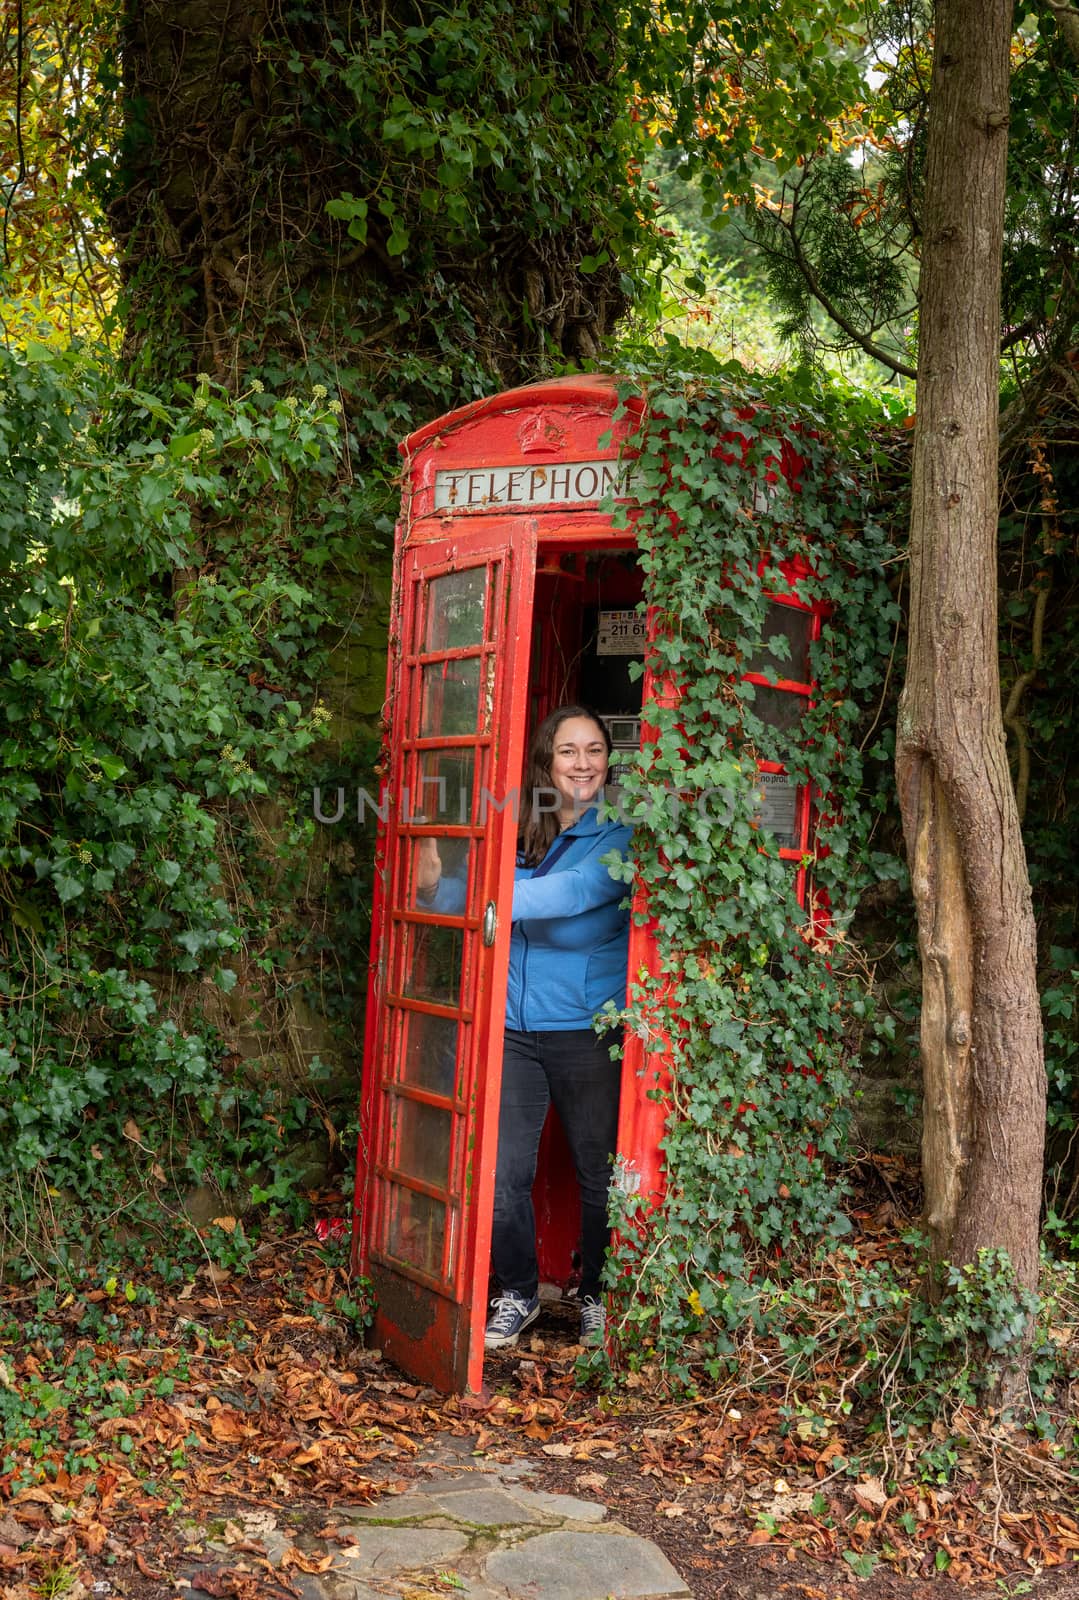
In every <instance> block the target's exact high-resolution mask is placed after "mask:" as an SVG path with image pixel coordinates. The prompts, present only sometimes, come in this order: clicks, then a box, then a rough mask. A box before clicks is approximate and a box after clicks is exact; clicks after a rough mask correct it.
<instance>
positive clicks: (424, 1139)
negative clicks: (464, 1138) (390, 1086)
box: [391, 1099, 453, 1189]
mask: <svg viewBox="0 0 1079 1600" xmlns="http://www.w3.org/2000/svg"><path fill="white" fill-rule="evenodd" d="M396 1125H397V1138H396V1141H395V1145H394V1153H393V1156H392V1158H391V1159H392V1164H393V1166H395V1167H396V1168H397V1170H398V1172H403V1173H405V1174H407V1176H408V1177H410V1178H419V1179H420V1180H421V1182H423V1183H432V1184H437V1185H438V1187H439V1188H440V1189H441V1188H445V1187H446V1185H447V1184H448V1183H449V1178H450V1135H451V1133H452V1131H453V1116H452V1114H451V1113H450V1112H449V1111H444V1110H443V1109H442V1108H441V1106H425V1105H421V1104H420V1102H419V1101H418V1100H405V1099H399V1100H398V1102H397V1117H396Z"/></svg>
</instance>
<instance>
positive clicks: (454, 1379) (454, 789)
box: [357, 519, 536, 1391]
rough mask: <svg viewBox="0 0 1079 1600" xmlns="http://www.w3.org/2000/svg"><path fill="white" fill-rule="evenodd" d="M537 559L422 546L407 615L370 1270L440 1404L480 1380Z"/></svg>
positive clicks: (379, 988) (403, 1359) (407, 1351)
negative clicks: (433, 873) (437, 872)
mask: <svg viewBox="0 0 1079 1600" xmlns="http://www.w3.org/2000/svg"><path fill="white" fill-rule="evenodd" d="M535 546H536V541H535V531H534V527H533V526H531V525H530V524H528V523H525V522H523V521H517V520H514V521H512V522H510V521H509V520H508V519H507V520H505V521H504V520H502V519H499V521H498V523H497V525H492V523H491V522H490V521H487V522H486V526H485V527H483V528H482V530H477V531H473V530H471V529H469V530H467V531H462V532H461V533H460V534H459V535H457V536H455V537H453V538H445V539H439V540H437V541H432V542H431V543H423V544H416V545H413V546H411V547H406V549H405V551H404V553H403V557H402V561H401V567H400V575H399V580H398V592H397V595H396V598H395V607H394V610H395V617H394V621H395V627H394V629H393V637H392V641H391V656H390V684H391V695H390V702H391V704H390V729H389V750H390V757H391V769H390V771H389V773H388V774H387V776H388V777H389V780H390V781H389V784H388V794H387V795H385V796H384V805H383V812H382V813H381V814H380V815H381V820H380V835H381V837H380V843H379V851H378V858H377V860H378V871H377V875H376V890H375V904H374V908H373V913H374V927H373V930H372V951H373V960H372V966H371V973H370V985H369V995H368V1019H367V1030H366V1041H365V1061H364V1090H363V1109H362V1129H361V1137H360V1151H361V1170H359V1171H358V1173H357V1223H358V1231H359V1252H358V1253H359V1262H360V1265H361V1267H362V1269H363V1270H364V1271H366V1272H367V1273H368V1275H369V1276H370V1278H371V1279H372V1282H373V1288H374V1293H375V1296H376V1300H377V1305H378V1311H377V1317H376V1323H375V1338H376V1340H377V1342H378V1343H379V1344H380V1345H381V1347H382V1349H383V1350H384V1352H385V1353H386V1355H388V1356H389V1357H390V1358H391V1359H392V1360H394V1361H395V1362H396V1363H397V1364H398V1365H399V1366H401V1367H403V1368H404V1369H405V1370H406V1371H409V1372H411V1373H413V1374H414V1375H415V1376H417V1377H418V1378H421V1379H422V1380H424V1381H426V1382H429V1383H432V1384H434V1385H435V1386H436V1387H437V1388H440V1389H443V1390H458V1391H460V1390H462V1389H465V1388H471V1389H478V1388H479V1387H480V1384H481V1381H482V1372H483V1327H484V1321H485V1310H486V1298H487V1275H488V1256H489V1251H490V1231H491V1207H492V1203H493V1191H494V1171H495V1155H496V1143H497V1132H498V1093H499V1084H500V1076H501V1072H500V1065H501V1049H500V1041H501V1033H502V1025H503V1017H504V1013H505V1003H506V1000H505V996H506V975H507V968H508V963H509V934H510V900H509V896H510V894H511V893H512V881H513V859H514V849H515V843H516V806H515V800H516V796H517V792H518V788H519V785H520V781H521V766H522V760H523V754H524V750H523V745H524V731H525V724H526V720H527V718H526V712H527V708H526V687H527V682H528V663H527V661H518V660H517V659H516V656H517V652H518V650H519V649H524V650H527V640H528V638H529V632H530V630H529V618H530V612H531V603H532V592H533V584H534V573H535ZM435 849H437V852H438V859H439V860H440V861H441V869H442V879H441V882H442V893H440V894H439V895H438V896H436V899H435V901H434V903H433V904H432V903H430V901H429V894H430V884H429V878H430V864H431V860H432V853H433V851H434V850H435Z"/></svg>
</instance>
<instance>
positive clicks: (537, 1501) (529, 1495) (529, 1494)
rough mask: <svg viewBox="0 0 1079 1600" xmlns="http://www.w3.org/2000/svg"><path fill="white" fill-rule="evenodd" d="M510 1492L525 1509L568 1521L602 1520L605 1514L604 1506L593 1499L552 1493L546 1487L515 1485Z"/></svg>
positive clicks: (605, 1508)
mask: <svg viewBox="0 0 1079 1600" xmlns="http://www.w3.org/2000/svg"><path fill="white" fill-rule="evenodd" d="M512 1493H513V1498H514V1499H515V1500H517V1501H519V1502H520V1504H521V1505H522V1506H523V1507H524V1508H525V1510H526V1511H538V1512H542V1513H544V1514H545V1515H547V1516H549V1517H561V1518H563V1519H564V1520H568V1521H570V1522H602V1521H603V1519H604V1517H605V1516H606V1515H607V1507H606V1506H601V1505H598V1504H597V1503H596V1501H595V1500H578V1499H577V1498H576V1496H575V1495H572V1494H553V1493H549V1492H548V1491H547V1490H546V1489H518V1488H516V1487H515V1488H514V1489H513V1491H512Z"/></svg>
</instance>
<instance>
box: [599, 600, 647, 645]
mask: <svg viewBox="0 0 1079 1600" xmlns="http://www.w3.org/2000/svg"><path fill="white" fill-rule="evenodd" d="M647 638H648V624H647V623H646V622H645V620H644V618H643V617H639V616H638V615H637V613H636V611H601V612H600V614H599V624H598V627H597V629H596V654H597V655H598V656H643V655H644V647H645V644H646V642H647Z"/></svg>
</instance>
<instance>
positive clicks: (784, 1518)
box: [0, 1197, 1079, 1600]
mask: <svg viewBox="0 0 1079 1600" xmlns="http://www.w3.org/2000/svg"><path fill="white" fill-rule="evenodd" d="M325 1198H331V1197H325ZM877 1239H878V1243H879V1233H878V1235H877ZM339 1259H340V1252H339V1253H338V1260H339ZM343 1289H347V1280H346V1278H345V1274H344V1271H343V1268H342V1267H341V1266H340V1265H335V1264H333V1261H332V1258H331V1257H330V1253H329V1252H328V1251H327V1249H325V1248H323V1247H320V1245H319V1243H318V1241H317V1239H316V1238H315V1237H314V1235H313V1234H311V1233H305V1234H303V1235H289V1236H283V1237H279V1238H276V1239H272V1240H268V1239H267V1240H264V1242H263V1243H262V1244H260V1245H259V1246H258V1248H257V1249H256V1250H255V1251H254V1253H253V1255H252V1256H251V1259H249V1260H244V1261H243V1262H242V1263H241V1262H239V1261H238V1262H237V1263H236V1264H235V1265H234V1266H232V1267H224V1266H221V1265H219V1264H216V1263H211V1262H210V1261H206V1262H205V1263H204V1264H203V1266H202V1267H201V1268H199V1269H198V1271H197V1272H195V1273H194V1275H193V1276H191V1277H190V1278H189V1279H188V1280H187V1281H185V1282H181V1283H177V1284H175V1285H173V1286H171V1287H170V1286H168V1285H167V1284H166V1283H165V1282H163V1281H162V1280H161V1279H160V1278H158V1279H156V1280H155V1279H154V1277H153V1276H152V1274H150V1273H148V1274H147V1276H146V1277H145V1278H139V1279H137V1280H135V1279H123V1280H121V1279H112V1278H110V1279H107V1280H106V1281H105V1282H103V1283H100V1284H99V1285H98V1286H97V1287H94V1288H90V1289H80V1290H77V1291H75V1290H73V1291H71V1292H70V1293H68V1294H67V1295H66V1296H57V1295H56V1294H55V1292H54V1291H53V1293H52V1296H51V1298H50V1296H49V1294H48V1293H47V1292H46V1291H45V1290H44V1289H43V1288H40V1287H38V1288H28V1287H27V1286H26V1285H22V1286H19V1287H15V1286H10V1285H9V1286H8V1287H6V1288H4V1289H2V1290H0V1424H2V1433H3V1440H4V1456H3V1459H2V1461H0V1596H2V1597H3V1600H51V1597H54V1596H61V1595H63V1596H68V1597H70V1600H84V1597H86V1596H90V1595H95V1596H102V1597H109V1596H118V1597H128V1600H166V1597H168V1600H172V1597H177V1600H179V1597H188V1600H190V1597H192V1596H198V1595H199V1594H210V1595H230V1596H235V1597H237V1600H263V1597H265V1600H269V1597H274V1600H282V1597H285V1596H299V1595H301V1594H303V1593H304V1592H305V1588H304V1579H303V1576H302V1575H303V1574H306V1573H315V1574H317V1573H322V1572H325V1571H327V1570H328V1569H330V1568H331V1567H332V1565H333V1562H334V1560H335V1555H339V1553H340V1546H341V1544H342V1542H343V1541H344V1540H346V1539H347V1537H348V1535H347V1534H346V1533H343V1532H342V1531H341V1529H340V1528H339V1527H338V1525H337V1523H336V1522H335V1512H337V1513H338V1515H340V1513H341V1511H342V1510H343V1509H344V1508H347V1507H355V1506H357V1505H362V1504H365V1503H369V1502H370V1501H371V1500H373V1499H374V1498H376V1497H378V1496H380V1495H383V1494H388V1493H391V1492H393V1491H395V1490H400V1489H404V1488H407V1486H408V1485H409V1483H410V1482H413V1481H415V1479H416V1478H417V1476H418V1475H419V1474H420V1473H421V1471H422V1470H423V1467H422V1461H418V1459H417V1458H420V1457H422V1460H423V1461H427V1462H428V1463H429V1462H430V1460H431V1450H432V1448H433V1447H434V1448H436V1450H437V1444H438V1441H439V1440H450V1441H456V1444H455V1449H456V1452H457V1455H458V1457H460V1456H461V1450H462V1442H464V1444H466V1445H467V1450H466V1451H465V1454H466V1455H467V1457H468V1459H469V1460H470V1461H471V1462H472V1463H473V1464H475V1465H477V1466H482V1465H483V1464H484V1463H498V1462H507V1461H510V1460H511V1459H513V1460H519V1459H521V1458H527V1459H528V1460H529V1461H530V1462H531V1463H532V1466H533V1471H532V1474H531V1476H530V1478H529V1482H530V1485H531V1486H532V1487H534V1488H537V1489H551V1490H556V1491H562V1492H566V1493H569V1494H571V1495H574V1496H576V1497H578V1498H583V1499H588V1500H594V1501H597V1502H600V1503H602V1504H603V1505H604V1506H606V1507H607V1508H608V1513H609V1515H610V1517H611V1518H613V1519H616V1520H617V1521H618V1522H620V1523H623V1524H625V1525H626V1526H627V1527H629V1528H631V1529H633V1530H634V1531H635V1532H637V1533H639V1534H642V1535H643V1536H645V1537H646V1538H648V1539H650V1540H652V1541H653V1542H654V1543H655V1544H656V1545H658V1546H659V1548H660V1549H661V1550H662V1551H663V1552H664V1553H665V1554H666V1555H667V1557H668V1558H669V1560H670V1561H671V1562H672V1563H673V1565H674V1566H675V1567H676V1568H677V1570H678V1571H679V1572H680V1573H681V1574H682V1576H683V1578H684V1579H685V1582H686V1584H687V1586H688V1588H689V1589H690V1590H691V1592H692V1593H693V1594H694V1595H695V1596H697V1597H698V1600H720V1597H722V1600H743V1597H744V1600H849V1597H858V1600H916V1597H926V1600H960V1597H969V1596H971V1595H994V1596H998V1597H1006V1600H1013V1597H1018V1596H1021V1595H1032V1596H1035V1597H1038V1600H1063V1597H1065V1596H1067V1597H1068V1600H1079V1472H1077V1470H1076V1469H1077V1463H1076V1462H1075V1461H1071V1462H1068V1461H1065V1462H1063V1463H1062V1462H1060V1460H1059V1458H1057V1459H1054V1458H1053V1457H1052V1454H1051V1452H1050V1451H1049V1449H1048V1448H1047V1447H1045V1448H1043V1447H1042V1446H1041V1445H1039V1444H1038V1443H1037V1442H1032V1440H1031V1439H1030V1438H1029V1437H1028V1436H1027V1435H1025V1434H1024V1435H1020V1434H1018V1433H1014V1432H1011V1431H1009V1430H1003V1429H1001V1428H1000V1427H999V1426H998V1427H996V1428H995V1429H994V1430H992V1432H991V1433H990V1430H989V1429H988V1426H987V1425H984V1424H982V1423H980V1422H979V1420H978V1418H976V1417H966V1418H962V1417H956V1418H953V1422H952V1427H951V1429H950V1430H949V1429H945V1428H944V1427H943V1426H942V1425H941V1427H940V1433H939V1439H940V1442H941V1446H942V1449H945V1448H947V1450H949V1451H950V1452H951V1456H950V1458H949V1464H948V1470H947V1471H946V1472H944V1471H942V1472H940V1473H939V1474H937V1475H936V1481H933V1482H927V1481H926V1478H927V1474H926V1473H925V1472H924V1471H922V1472H917V1471H908V1470H907V1469H906V1468H904V1469H903V1470H902V1471H900V1472H899V1473H898V1475H897V1477H895V1478H893V1477H888V1476H882V1475H881V1470H880V1468H879V1466H878V1467H877V1468H876V1469H874V1465H873V1463H874V1456H873V1447H874V1440H873V1438H872V1436H871V1435H870V1434H867V1432H866V1429H865V1427H864V1425H862V1426H861V1432H859V1424H858V1422H857V1420H856V1418H855V1417H854V1416H853V1414H852V1415H851V1417H850V1418H849V1419H847V1421H846V1422H845V1423H842V1424H841V1423H832V1422H829V1423H828V1424H827V1426H824V1427H823V1428H821V1427H819V1426H813V1427H808V1426H807V1427H803V1428H799V1426H798V1425H797V1419H796V1420H795V1422H794V1424H793V1425H792V1421H791V1412H790V1408H789V1407H785V1398H786V1397H785V1394H784V1390H783V1388H782V1386H775V1387H773V1389H771V1390H769V1389H768V1388H764V1389H762V1390H759V1391H755V1392H752V1391H751V1392H745V1393H743V1394H740V1395H737V1396H735V1397H734V1398H732V1394H731V1392H730V1390H727V1391H725V1392H724V1393H723V1394H715V1395H707V1394H706V1395H702V1396H701V1397H699V1398H696V1399H688V1400H687V1399H679V1398H673V1397H672V1398H669V1399H668V1398H665V1397H662V1396H660V1397H657V1395H656V1394H655V1392H654V1390H653V1388H652V1386H651V1385H650V1383H649V1382H648V1381H647V1379H646V1378H643V1377H642V1376H641V1375H640V1374H628V1375H625V1376H624V1378H623V1381H622V1383H621V1385H620V1386H619V1388H618V1389H616V1390H611V1391H603V1390H597V1389H596V1388H595V1387H588V1386H584V1387H582V1386H581V1385H580V1383H579V1382H578V1381H577V1378H576V1375H575V1368H576V1365H577V1362H578V1358H579V1357H580V1355H581V1351H580V1349H579V1347H578V1346H577V1345H576V1344H575V1343H574V1339H575V1335H576V1318H575V1316H574V1314H573V1312H572V1309H571V1308H569V1307H565V1306H558V1305H555V1306H552V1307H550V1308H548V1309H547V1310H546V1311H545V1312H544V1315H543V1317H542V1318H541V1321H540V1322H539V1323H537V1324H536V1326H535V1327H534V1328H533V1329H532V1330H530V1331H529V1334H528V1335H526V1336H525V1340H524V1341H522V1347H521V1348H519V1349H518V1350H515V1351H509V1352H505V1353H503V1354H501V1355H499V1356H498V1357H496V1358H495V1359H489V1361H488V1366H487V1370H486V1372H485V1392H484V1394H483V1395H482V1396H480V1397H476V1398H463V1399H462V1398H456V1397H449V1398H447V1397H446V1396H443V1395H439V1394H437V1393H435V1392H434V1391H433V1390H431V1389H427V1388H422V1387H420V1386H419V1385H417V1384H415V1383H413V1382H410V1381H408V1380H407V1379H406V1378H404V1377H403V1376H402V1375H401V1374H400V1373H399V1372H397V1371H395V1370H394V1369H393V1368H392V1367H390V1366H389V1365H388V1364H386V1363H385V1362H383V1360H382V1359H381V1358H380V1356H379V1355H378V1353H377V1352H374V1351H371V1350H367V1349H364V1348H363V1347H362V1345H359V1344H357V1343H356V1342H355V1339H354V1338H353V1336H352V1334H351V1333H350V1331H349V1327H348V1325H347V1324H346V1323H345V1322H344V1321H343V1320H342V1318H341V1316H340V1314H339V1309H338V1310H336V1311H335V1310H334V1309H333V1308H334V1307H335V1303H336V1302H337V1301H338V1299H339V1297H340V1295H341V1293H342V1290H343ZM878 1443H879V1441H878ZM260 1517H261V1518H262V1519H263V1520H262V1522H261V1523H260V1522H259V1520H258V1519H259V1518H260ZM267 1519H268V1520H267ZM260 1527H262V1528H263V1529H264V1530H265V1529H266V1528H268V1527H272V1528H274V1529H276V1531H277V1534H278V1539H277V1546H276V1554H275V1556H274V1561H273V1562H272V1563H271V1560H270V1556H269V1547H268V1545H267V1542H266V1540H265V1538H264V1537H263V1536H262V1535H260V1533H259V1531H258V1530H259V1528H260ZM282 1534H283V1535H284V1545H283V1547H282V1544H281V1537H280V1536H281V1535H282ZM282 1552H283V1553H282ZM453 1587H454V1586H453V1585H452V1584H451V1583H450V1580H449V1579H448V1578H447V1579H446V1585H445V1586H441V1587H440V1584H439V1582H438V1581H437V1580H433V1587H431V1588H429V1589H427V1590H424V1591H423V1594H422V1596H421V1594H420V1592H419V1591H416V1592H415V1600H435V1596H437V1595H438V1594H439V1593H442V1594H444V1595H447V1596H448V1595H451V1594H452V1592H453ZM306 1592H309V1591H306Z"/></svg>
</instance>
